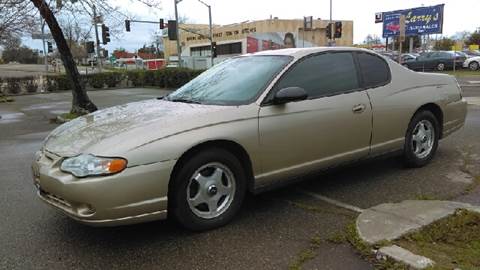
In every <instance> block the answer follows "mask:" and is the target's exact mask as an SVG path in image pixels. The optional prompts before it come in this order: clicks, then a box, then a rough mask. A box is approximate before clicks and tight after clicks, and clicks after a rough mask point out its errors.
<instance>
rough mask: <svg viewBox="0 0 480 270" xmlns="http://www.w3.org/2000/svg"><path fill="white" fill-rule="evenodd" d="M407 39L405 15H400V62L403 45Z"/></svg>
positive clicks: (400, 60)
mask: <svg viewBox="0 0 480 270" xmlns="http://www.w3.org/2000/svg"><path fill="white" fill-rule="evenodd" d="M404 41H405V15H400V34H399V37H398V43H399V49H398V63H400V64H402V47H403V46H402V45H403V42H404Z"/></svg>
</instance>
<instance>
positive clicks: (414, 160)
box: [403, 111, 440, 167]
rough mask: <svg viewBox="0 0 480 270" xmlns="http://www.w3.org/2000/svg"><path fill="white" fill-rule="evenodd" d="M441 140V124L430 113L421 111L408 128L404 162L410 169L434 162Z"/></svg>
mask: <svg viewBox="0 0 480 270" xmlns="http://www.w3.org/2000/svg"><path fill="white" fill-rule="evenodd" d="M439 138H440V128H439V123H438V120H437V118H436V117H435V115H433V113H431V112H430V111H420V112H418V113H417V114H415V116H414V117H413V118H412V120H411V121H410V124H409V126H408V130H407V134H406V138H405V145H404V154H403V156H404V160H405V164H406V165H407V166H408V167H422V166H425V165H426V164H427V163H429V162H430V160H432V158H433V156H434V155H435V152H436V151H437V148H438V140H439Z"/></svg>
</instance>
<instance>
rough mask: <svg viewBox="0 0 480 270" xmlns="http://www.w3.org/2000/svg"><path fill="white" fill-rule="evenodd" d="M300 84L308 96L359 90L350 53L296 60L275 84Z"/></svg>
mask: <svg viewBox="0 0 480 270" xmlns="http://www.w3.org/2000/svg"><path fill="white" fill-rule="evenodd" d="M286 87H301V88H303V89H305V91H307V93H308V97H309V98H316V97H322V96H331V95H336V94H341V93H345V92H350V91H352V90H356V89H359V88H360V86H359V83H358V78H357V71H356V68H355V62H354V60H353V55H352V54H351V53H350V52H329V53H322V54H319V55H314V56H309V57H307V58H306V59H303V60H299V63H297V64H295V65H294V66H293V67H292V68H291V69H290V70H289V71H288V72H287V73H286V74H285V75H284V76H283V77H282V78H281V79H280V81H279V83H278V84H277V85H276V86H275V90H280V89H282V88H286Z"/></svg>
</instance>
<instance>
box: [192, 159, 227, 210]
mask: <svg viewBox="0 0 480 270" xmlns="http://www.w3.org/2000/svg"><path fill="white" fill-rule="evenodd" d="M235 188H236V186H235V177H234V174H233V173H232V171H231V170H230V169H229V168H228V167H227V166H225V165H223V164H221V163H217V162H212V163H208V164H206V165H203V166H202V167H200V168H199V169H197V170H196V171H195V172H194V173H193V175H192V176H191V177H190V180H189V182H188V185H187V201H188V206H189V207H190V210H191V211H192V212H193V213H194V214H195V215H196V216H198V217H200V218H204V219H212V218H216V217H218V216H220V215H222V214H223V213H225V212H226V211H227V210H228V208H229V207H230V205H231V204H232V202H233V200H234V195H235Z"/></svg>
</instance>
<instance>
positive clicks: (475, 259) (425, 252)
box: [395, 209, 480, 270]
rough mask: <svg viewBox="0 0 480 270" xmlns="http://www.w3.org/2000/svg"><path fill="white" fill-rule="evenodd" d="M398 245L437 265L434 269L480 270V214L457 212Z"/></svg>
mask: <svg viewBox="0 0 480 270" xmlns="http://www.w3.org/2000/svg"><path fill="white" fill-rule="evenodd" d="M395 243H396V244H397V245H399V246H401V247H403V248H406V249H408V250H410V251H411V252H413V253H415V254H418V255H422V256H425V257H427V258H430V259H432V260H433V261H435V263H436V264H435V266H434V267H433V269H438V270H444V269H445V270H447V269H454V268H460V269H480V214H479V213H474V212H470V211H467V210H464V209H460V210H457V211H456V212H455V213H454V214H453V215H451V216H449V217H446V218H443V219H440V220H438V221H436V222H434V223H432V224H430V225H428V226H426V227H424V228H423V229H421V230H420V231H417V232H413V233H410V234H407V235H406V236H404V237H402V238H400V239H399V240H396V241H395Z"/></svg>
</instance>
